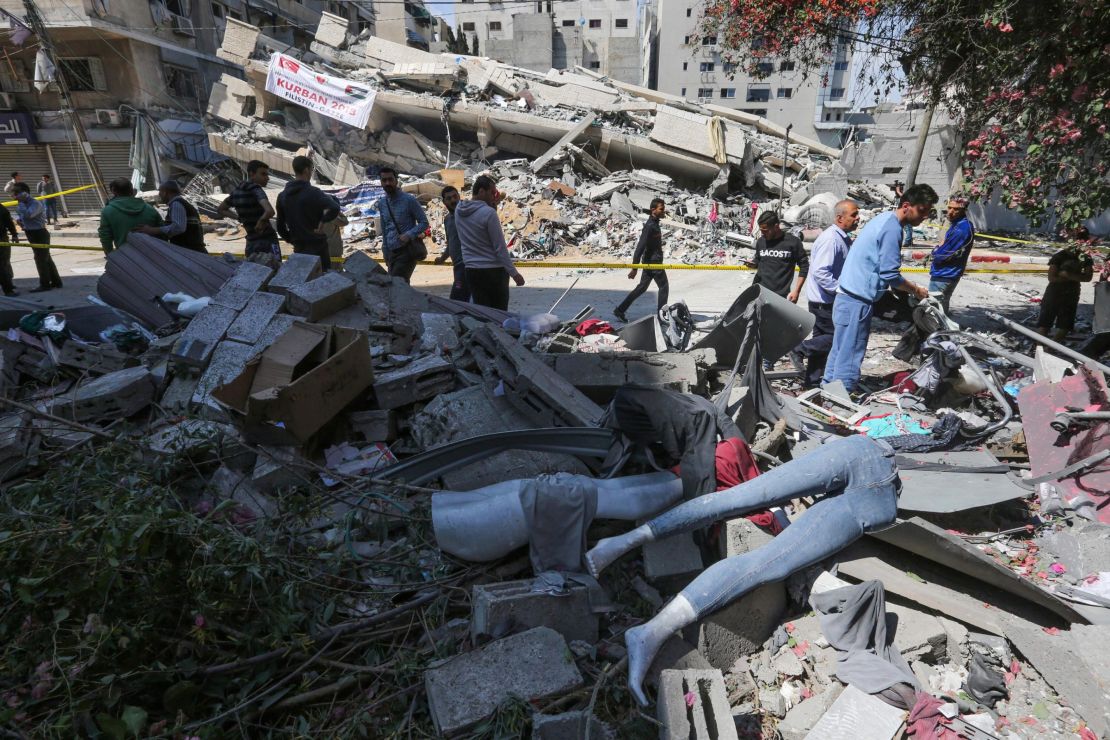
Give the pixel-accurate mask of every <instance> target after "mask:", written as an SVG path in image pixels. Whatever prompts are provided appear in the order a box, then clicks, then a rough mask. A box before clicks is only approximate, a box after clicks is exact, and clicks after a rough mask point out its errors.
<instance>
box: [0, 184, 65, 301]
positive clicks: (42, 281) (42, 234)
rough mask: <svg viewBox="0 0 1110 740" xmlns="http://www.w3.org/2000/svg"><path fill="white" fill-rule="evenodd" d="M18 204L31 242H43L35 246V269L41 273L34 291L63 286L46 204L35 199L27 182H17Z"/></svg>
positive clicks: (40, 291) (16, 208)
mask: <svg viewBox="0 0 1110 740" xmlns="http://www.w3.org/2000/svg"><path fill="white" fill-rule="evenodd" d="M12 192H14V193H15V199H16V200H17V201H18V205H16V207H15V212H16V217H17V218H18V220H19V225H20V226H22V227H23V233H24V234H26V235H27V242H28V243H29V244H41V245H44V246H39V247H34V248H33V249H32V250H31V251H32V252H34V257H35V269H36V270H37V271H38V273H39V286H38V287H37V288H31V292H32V293H42V292H45V291H47V290H51V289H52V288H60V287H62V278H61V277H60V276H59V275H58V268H57V267H56V266H55V265H54V260H53V259H51V257H50V247H48V246H45V245H48V244H50V232H49V231H47V230H46V206H44V205H43V204H42V203H41V202H39V201H37V200H35V199H34V197H33V196H32V195H31V188H30V187H29V186H28V185H27V183H25V182H17V183H16V184H15V185H14V186H13V187H12Z"/></svg>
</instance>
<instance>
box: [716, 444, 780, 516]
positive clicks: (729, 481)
mask: <svg viewBox="0 0 1110 740" xmlns="http://www.w3.org/2000/svg"><path fill="white" fill-rule="evenodd" d="M714 461H715V463H716V466H715V470H716V473H717V490H718V491H724V490H726V489H728V488H732V487H733V486H738V485H740V484H741V483H743V482H744V481H749V480H751V479H752V478H755V477H756V476H757V475H759V466H758V465H756V462H755V456H754V455H753V454H752V450H751V448H750V447H748V443H747V442H745V441H744V440H742V439H740V438H739V437H730V438H729V439H725V440H722V441H721V442H719V443H718V444H717V454H716V456H715V458H714ZM744 518H745V519H747V520H748V521H750V522H752V523H753V524H756V525H758V526H760V527H762V528H763V529H765V530H766V531H768V532H770V533H771V534H778V533H779V532H781V531H782V524H781V523H780V522H779V520H778V519H777V518H775V515H774V514H772V513H771V512H770V511H756V512H752V513H750V514H745V515H744Z"/></svg>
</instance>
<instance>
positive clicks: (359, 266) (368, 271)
mask: <svg viewBox="0 0 1110 740" xmlns="http://www.w3.org/2000/svg"><path fill="white" fill-rule="evenodd" d="M343 272H345V273H347V274H348V275H350V276H351V277H352V278H354V279H355V280H365V279H366V278H367V277H369V276H370V275H387V274H388V273H387V272H386V271H385V269H384V268H383V267H382V266H381V265H379V264H378V263H377V262H376V261H375V260H374V258H373V257H371V256H370V255H368V254H367V253H366V252H362V251H359V252H353V253H351V254H350V255H348V256H347V257H346V259H344V260H343Z"/></svg>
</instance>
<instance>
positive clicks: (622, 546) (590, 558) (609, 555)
mask: <svg viewBox="0 0 1110 740" xmlns="http://www.w3.org/2000/svg"><path fill="white" fill-rule="evenodd" d="M651 539H652V534H651V529H650V528H649V527H648V526H647V525H646V524H645V525H643V526H640V527H636V529H633V530H632V531H631V532H626V533H625V534H622V535H619V536H617V537H606V538H605V539H603V540H598V542H597V544H596V545H594V546H593V548H592V549H591V550H590V551H589V552H587V553H586V567H587V568H589V570H590V575H591V576H593V577H594V578H597V577H598V576H600V575H601V571H603V570H605V569H606V568H608V567H609V566H610V565H612V563H613V561H614V560H616V559H617V558H619V557H620V556H622V555H624V554H625V553H626V552H628V551H630V550H632V549H634V548H636V547H639V546H640V545H642V544H644V543H645V542H650V541H651Z"/></svg>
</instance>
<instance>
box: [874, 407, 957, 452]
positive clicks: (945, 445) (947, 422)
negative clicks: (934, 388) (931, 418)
mask: <svg viewBox="0 0 1110 740" xmlns="http://www.w3.org/2000/svg"><path fill="white" fill-rule="evenodd" d="M961 428H963V421H962V420H961V419H960V417H959V416H957V415H956V414H945V415H944V416H942V417H940V418H939V419H937V420H936V422H935V423H934V424H933V426H932V427H931V428H930V429H929V432H928V433H927V434H905V435H901V436H894V437H887V438H885V439H884V440H883V441H884V442H886V443H887V444H888V445H890V446H891V447H893V448H894V449H895V450H897V451H898V452H938V451H940V450H951V449H956V448H957V447H959V446H962V443H961V444H959V445H957V444H954V443H955V442H956V437H957V435H958V434H959V433H960V429H961Z"/></svg>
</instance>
